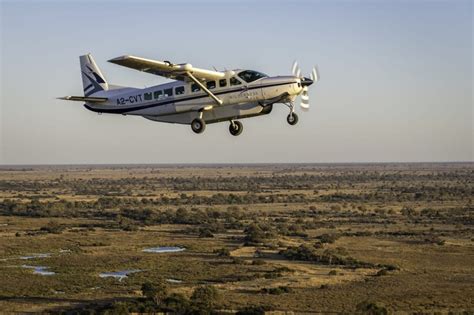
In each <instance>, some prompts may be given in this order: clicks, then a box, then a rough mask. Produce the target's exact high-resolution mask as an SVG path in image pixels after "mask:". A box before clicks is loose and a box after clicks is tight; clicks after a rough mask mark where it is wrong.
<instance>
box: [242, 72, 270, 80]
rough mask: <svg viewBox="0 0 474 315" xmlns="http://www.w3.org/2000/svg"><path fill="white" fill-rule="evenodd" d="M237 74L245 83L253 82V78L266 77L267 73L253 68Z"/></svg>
mask: <svg viewBox="0 0 474 315" xmlns="http://www.w3.org/2000/svg"><path fill="white" fill-rule="evenodd" d="M238 76H239V77H240V78H241V79H242V80H244V81H245V82H247V83H250V82H253V81H255V80H258V79H261V78H266V77H268V75H266V74H265V73H261V72H258V71H253V70H245V71H242V72H240V73H239V74H238Z"/></svg>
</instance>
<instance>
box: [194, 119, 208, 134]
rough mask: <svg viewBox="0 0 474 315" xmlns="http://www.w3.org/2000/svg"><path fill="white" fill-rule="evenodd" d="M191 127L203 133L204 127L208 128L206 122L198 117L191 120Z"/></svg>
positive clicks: (196, 131)
mask: <svg viewBox="0 0 474 315" xmlns="http://www.w3.org/2000/svg"><path fill="white" fill-rule="evenodd" d="M191 129H192V130H193V131H194V132H195V133H203V131H204V129H206V123H205V122H204V120H202V119H201V118H196V119H194V120H193V121H192V122H191Z"/></svg>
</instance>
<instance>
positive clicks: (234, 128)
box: [229, 120, 244, 136]
mask: <svg viewBox="0 0 474 315" xmlns="http://www.w3.org/2000/svg"><path fill="white" fill-rule="evenodd" d="M243 129H244V126H243V125H242V123H241V122H240V121H233V120H231V121H230V125H229V132H230V134H231V135H233V136H238V135H240V134H241V133H242V130H243Z"/></svg>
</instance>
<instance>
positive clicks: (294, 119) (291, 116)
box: [286, 113, 298, 126]
mask: <svg viewBox="0 0 474 315" xmlns="http://www.w3.org/2000/svg"><path fill="white" fill-rule="evenodd" d="M286 121H287V122H288V123H289V124H290V125H292V126H294V125H296V124H297V123H298V115H296V114H295V113H290V114H289V115H288V116H286Z"/></svg>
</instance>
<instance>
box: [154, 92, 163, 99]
mask: <svg viewBox="0 0 474 315" xmlns="http://www.w3.org/2000/svg"><path fill="white" fill-rule="evenodd" d="M162 96H163V91H155V92H154V93H153V98H154V99H157V98H161V97H162Z"/></svg>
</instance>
